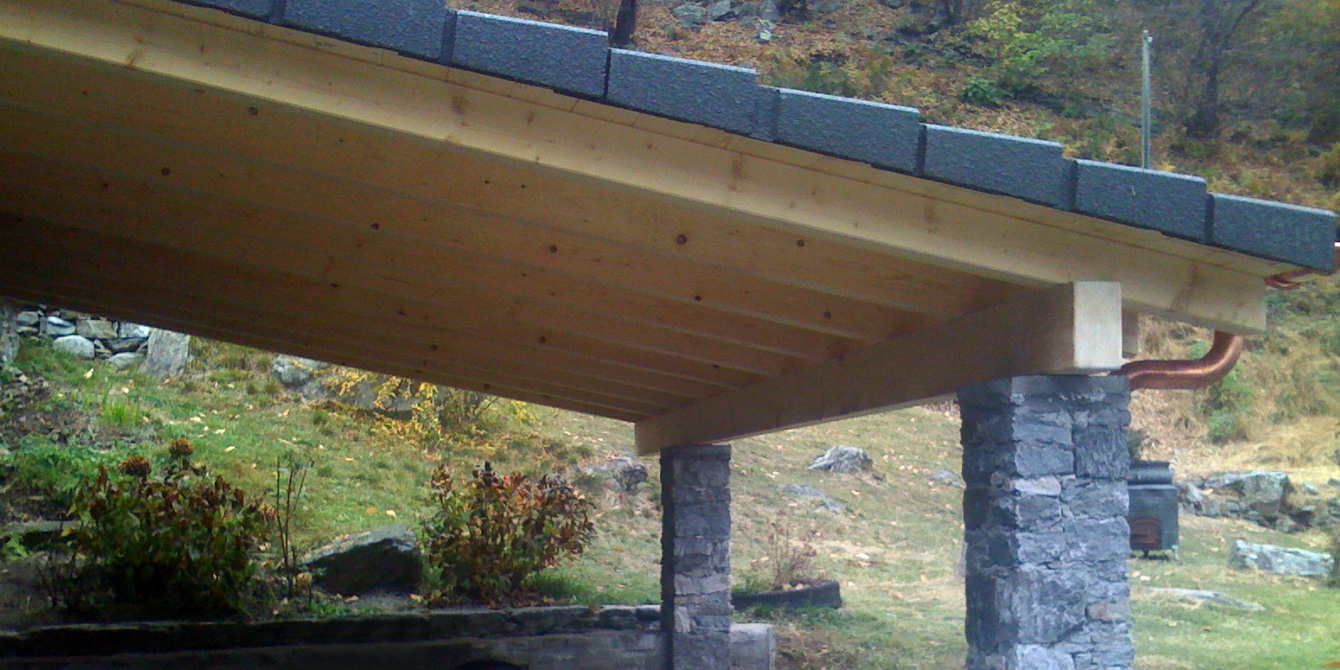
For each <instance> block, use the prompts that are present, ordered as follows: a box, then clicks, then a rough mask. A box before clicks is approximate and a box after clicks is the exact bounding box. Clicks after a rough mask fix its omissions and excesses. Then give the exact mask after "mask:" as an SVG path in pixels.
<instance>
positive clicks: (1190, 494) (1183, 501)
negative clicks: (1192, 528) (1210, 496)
mask: <svg viewBox="0 0 1340 670" xmlns="http://www.w3.org/2000/svg"><path fill="white" fill-rule="evenodd" d="M1173 486H1176V487H1177V504H1178V505H1179V506H1180V507H1181V509H1182V511H1183V512H1186V513H1188V514H1199V513H1202V510H1203V508H1204V505H1205V494H1203V493H1201V492H1200V489H1198V488H1196V485H1195V484H1192V483H1191V482H1185V481H1181V480H1177V481H1174V482H1173Z"/></svg>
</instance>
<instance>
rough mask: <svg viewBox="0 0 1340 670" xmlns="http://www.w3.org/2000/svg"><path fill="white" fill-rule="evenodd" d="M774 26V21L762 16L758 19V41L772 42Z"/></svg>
mask: <svg viewBox="0 0 1340 670" xmlns="http://www.w3.org/2000/svg"><path fill="white" fill-rule="evenodd" d="M773 27H774V26H773V23H772V21H769V20H767V19H763V18H760V19H759V20H758V41H760V42H771V41H772V29H773Z"/></svg>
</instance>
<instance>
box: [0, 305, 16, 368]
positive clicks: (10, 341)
mask: <svg viewBox="0 0 1340 670" xmlns="http://www.w3.org/2000/svg"><path fill="white" fill-rule="evenodd" d="M18 319H19V306H18V305H15V304H14V303H13V301H11V300H8V299H6V298H0V366H4V365H8V364H10V363H13V362H14V357H16V356H18V354H19V321H18Z"/></svg>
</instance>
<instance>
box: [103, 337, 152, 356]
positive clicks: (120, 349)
mask: <svg viewBox="0 0 1340 670" xmlns="http://www.w3.org/2000/svg"><path fill="white" fill-rule="evenodd" d="M148 341H149V338H147V337H112V338H108V339H106V340H103V343H104V344H106V345H107V348H108V349H109V350H111V352H112V353H114V354H121V353H126V352H130V351H139V350H140V347H143V346H144V344H145V343H146V342H148Z"/></svg>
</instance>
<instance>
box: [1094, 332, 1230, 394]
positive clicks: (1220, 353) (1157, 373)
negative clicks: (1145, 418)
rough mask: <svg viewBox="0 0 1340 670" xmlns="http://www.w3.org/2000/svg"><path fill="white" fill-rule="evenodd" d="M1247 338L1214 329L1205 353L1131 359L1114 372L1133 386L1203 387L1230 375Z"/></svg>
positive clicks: (1156, 387) (1134, 387) (1132, 388)
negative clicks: (1170, 358)
mask: <svg viewBox="0 0 1340 670" xmlns="http://www.w3.org/2000/svg"><path fill="white" fill-rule="evenodd" d="M1245 342H1246V339H1245V338H1244V337H1242V336H1241V335H1234V334H1233V333H1226V332H1223V331H1219V330H1216V331H1214V343H1213V344H1211V345H1210V351H1209V352H1208V353H1206V354H1205V356H1204V357H1202V358H1198V359H1195V360H1180V361H1178V360H1173V361H1131V362H1130V363H1127V364H1125V365H1123V366H1121V369H1119V370H1117V371H1116V372H1114V373H1113V374H1119V375H1125V376H1126V379H1127V380H1129V381H1130V384H1131V390H1136V389H1161V390H1173V389H1180V390H1192V389H1202V388H1205V387H1206V386H1209V385H1210V384H1213V383H1215V382H1217V381H1219V380H1220V379H1223V378H1224V377H1225V376H1226V375H1228V373H1229V371H1231V370H1232V369H1233V365H1234V364H1236V363H1237V362H1238V357H1239V356H1241V355H1242V349H1243V345H1244V343H1245Z"/></svg>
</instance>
